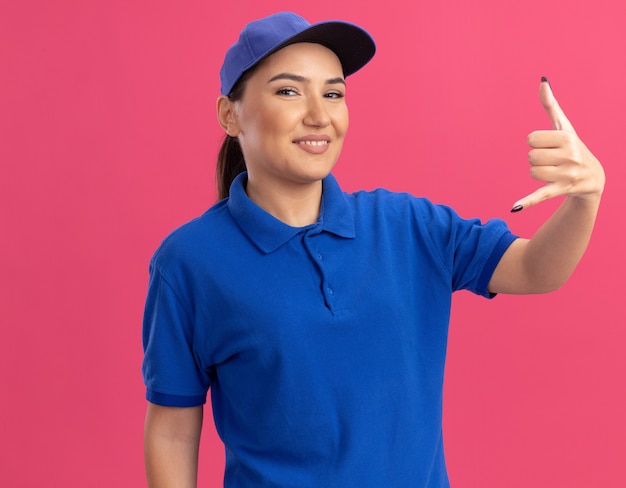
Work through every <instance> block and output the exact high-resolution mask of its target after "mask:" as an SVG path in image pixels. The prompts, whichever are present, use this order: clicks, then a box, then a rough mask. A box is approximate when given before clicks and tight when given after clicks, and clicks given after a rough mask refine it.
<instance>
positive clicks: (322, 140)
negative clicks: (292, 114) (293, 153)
mask: <svg viewBox="0 0 626 488" xmlns="http://www.w3.org/2000/svg"><path fill="white" fill-rule="evenodd" d="M293 143H294V144H296V145H297V146H298V147H300V148H302V149H303V150H304V151H306V152H308V153H311V154H322V153H324V152H326V150H327V149H328V145H329V144H330V137H326V136H308V137H301V138H300V139H296V140H295V141H293Z"/></svg>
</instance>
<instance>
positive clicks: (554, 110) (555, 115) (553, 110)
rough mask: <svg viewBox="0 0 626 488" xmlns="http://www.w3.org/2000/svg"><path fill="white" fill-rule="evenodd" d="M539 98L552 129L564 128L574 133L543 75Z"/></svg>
mask: <svg viewBox="0 0 626 488" xmlns="http://www.w3.org/2000/svg"><path fill="white" fill-rule="evenodd" d="M539 99H540V100H541V105H543V108H544V109H545V111H546V113H547V114H548V117H550V122H552V127H554V129H556V130H566V131H569V132H573V133H574V134H576V131H575V130H574V126H573V125H572V124H571V122H570V121H569V120H568V118H567V117H566V116H565V112H563V110H562V109H561V107H560V105H559V102H557V100H556V98H555V97H554V93H552V86H551V85H550V82H549V81H548V78H546V77H545V76H542V77H541V84H540V85H539Z"/></svg>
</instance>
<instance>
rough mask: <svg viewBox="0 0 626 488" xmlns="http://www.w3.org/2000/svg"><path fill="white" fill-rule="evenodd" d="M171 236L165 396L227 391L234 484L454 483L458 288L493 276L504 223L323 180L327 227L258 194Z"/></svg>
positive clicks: (153, 311) (200, 396)
mask: <svg viewBox="0 0 626 488" xmlns="http://www.w3.org/2000/svg"><path fill="white" fill-rule="evenodd" d="M245 183H246V174H245V173H244V174H241V175H239V176H238V177H237V179H236V180H235V182H234V183H233V185H232V188H231V193H230V197H229V198H228V199H226V200H223V201H221V202H219V203H218V204H216V205H215V206H214V207H212V208H211V209H209V210H208V211H207V212H206V213H205V214H204V215H202V216H201V217H199V218H197V219H195V220H193V221H191V222H189V223H188V224H186V225H184V226H182V227H181V228H179V229H177V230H176V231H174V232H173V233H172V234H171V235H170V236H169V237H167V238H166V239H165V240H164V241H163V243H162V244H161V246H160V247H159V249H158V250H157V252H156V253H155V255H154V257H153V259H152V261H151V264H150V285H149V290H148V297H147V302H146V309H145V318H144V332H143V340H144V349H145V359H144V365H143V374H144V379H145V383H146V387H147V398H148V400H149V401H151V402H153V403H156V404H160V405H167V406H196V405H201V404H203V403H204V402H205V400H206V395H207V392H208V390H209V387H210V390H211V400H212V406H213V412H214V418H215V424H216V428H217V431H218V433H219V435H220V436H221V438H222V440H223V441H224V444H225V446H226V473H225V486H227V487H262V486H281V487H283V486H284V487H287V486H293V487H299V488H304V487H315V488H319V487H325V488H329V487H353V486H358V487H383V486H385V487H386V486H393V487H446V486H449V483H448V478H447V474H446V468H445V461H444V454H443V444H442V389H443V373H444V362H445V354H446V344H447V335H448V321H449V317H450V304H451V294H452V292H453V291H455V290H459V289H468V290H471V291H473V292H475V293H477V294H480V295H483V296H486V297H489V296H490V294H489V292H488V291H487V285H488V283H489V280H490V278H491V275H492V273H493V271H494V269H495V267H496V265H497V263H498V261H499V259H500V257H501V256H502V254H503V253H504V251H505V250H506V249H507V247H508V246H509V245H510V244H511V242H512V241H513V240H514V239H515V237H514V236H513V235H512V234H511V233H510V232H509V230H508V229H507V227H506V225H505V224H504V222H502V221H500V220H491V221H489V222H487V223H486V224H481V223H480V222H479V221H477V220H463V219H461V218H459V216H458V215H457V214H456V213H454V211H453V210H451V209H450V208H448V207H445V206H440V205H434V204H432V203H430V202H429V201H427V200H425V199H420V198H415V197H412V196H410V195H408V194H401V193H391V192H388V191H384V190H376V191H373V192H358V193H354V194H346V193H343V192H342V191H341V189H340V188H339V186H338V185H337V182H336V181H335V179H334V178H333V177H332V176H328V177H327V178H326V179H325V180H324V181H323V198H322V208H321V212H320V217H319V220H318V222H317V223H316V224H314V225H310V226H307V227H303V228H294V227H290V226H288V225H286V224H284V223H282V222H281V221H279V220H277V219H275V218H274V217H272V216H271V215H269V214H268V213H266V212H265V211H263V210H262V209H261V208H259V207H258V206H257V205H255V204H254V203H253V202H252V201H251V200H250V199H249V198H248V197H247V196H246V193H245Z"/></svg>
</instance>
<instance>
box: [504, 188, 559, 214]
mask: <svg viewBox="0 0 626 488" xmlns="http://www.w3.org/2000/svg"><path fill="white" fill-rule="evenodd" d="M551 186H552V185H551V184H549V183H548V184H547V185H546V186H542V187H541V188H539V189H538V190H535V191H534V192H532V193H531V194H529V195H526V196H525V197H524V198H521V199H519V200H518V201H517V202H515V203H514V204H513V207H512V208H511V212H513V213H515V212H519V211H520V210H523V209H525V208H528V207H532V206H533V205H537V204H538V203H541V202H543V201H545V200H549V199H550V198H552V197H553V196H554V195H553V193H552V188H551Z"/></svg>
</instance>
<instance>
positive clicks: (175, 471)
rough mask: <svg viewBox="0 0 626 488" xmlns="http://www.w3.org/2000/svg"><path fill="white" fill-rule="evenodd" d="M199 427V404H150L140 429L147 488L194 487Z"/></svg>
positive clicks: (195, 482)
mask: <svg viewBox="0 0 626 488" xmlns="http://www.w3.org/2000/svg"><path fill="white" fill-rule="evenodd" d="M201 429H202V407H194V408H192V409H179V408H169V407H158V406H155V405H150V407H149V408H148V412H147V414H146V425H145V432H144V455H145V467H146V477H147V480H148V486H149V487H150V488H174V487H176V488H196V486H197V473H198V451H199V444H200V432H201Z"/></svg>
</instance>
